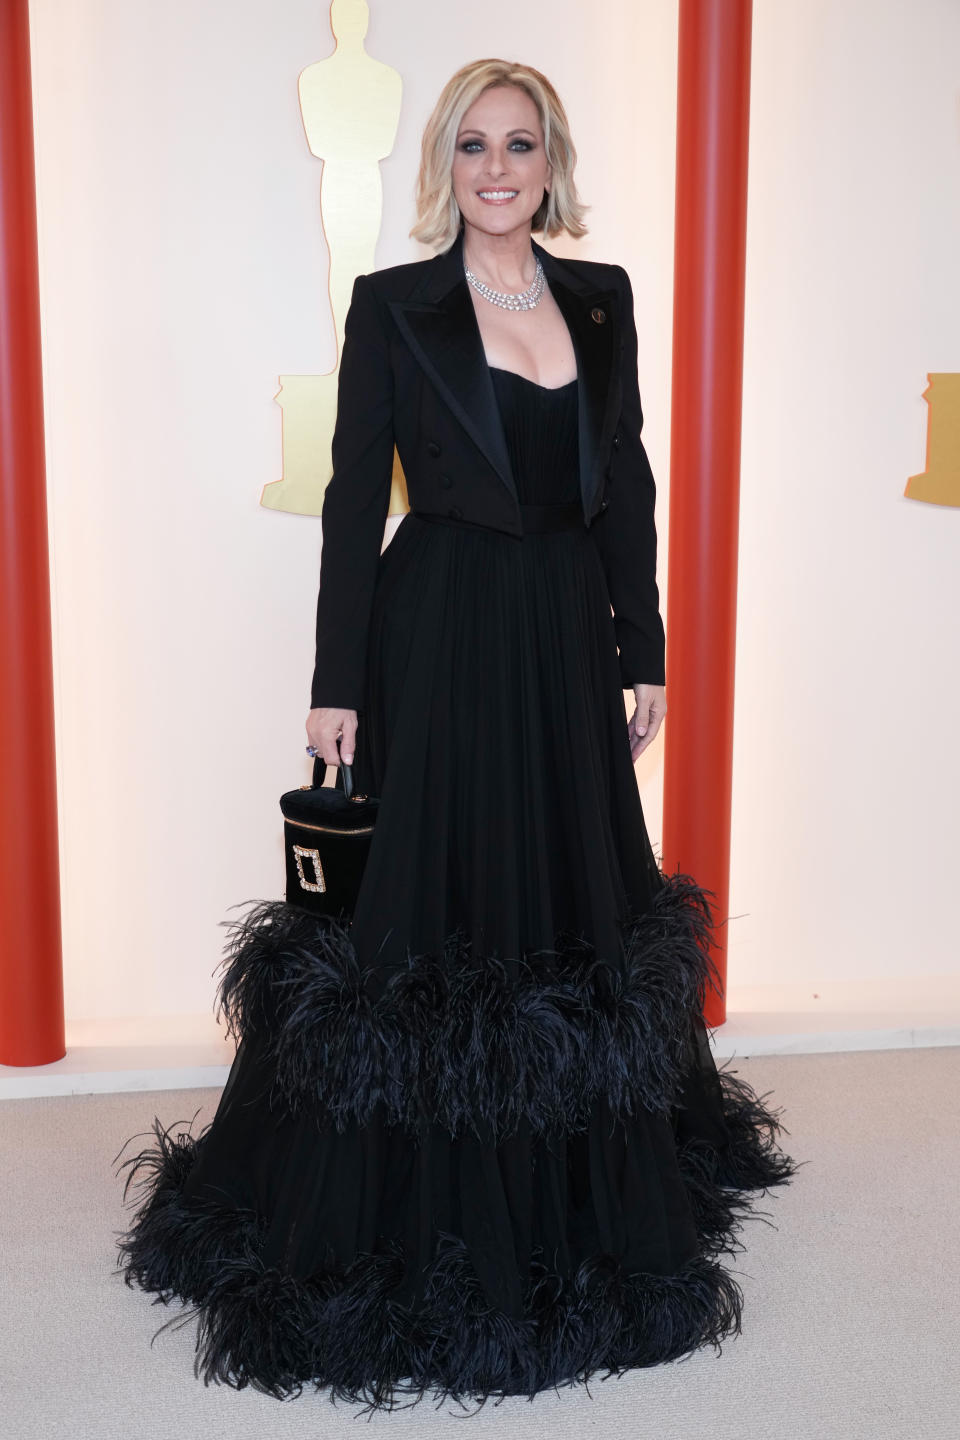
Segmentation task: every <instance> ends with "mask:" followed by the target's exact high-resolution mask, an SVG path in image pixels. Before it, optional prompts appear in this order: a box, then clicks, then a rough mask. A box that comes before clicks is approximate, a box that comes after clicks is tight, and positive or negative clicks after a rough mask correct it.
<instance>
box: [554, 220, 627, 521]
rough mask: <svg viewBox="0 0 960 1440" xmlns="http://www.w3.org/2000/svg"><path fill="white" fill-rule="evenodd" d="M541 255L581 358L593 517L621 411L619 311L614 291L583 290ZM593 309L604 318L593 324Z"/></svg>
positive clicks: (583, 435) (585, 486) (586, 494)
mask: <svg viewBox="0 0 960 1440" xmlns="http://www.w3.org/2000/svg"><path fill="white" fill-rule="evenodd" d="M537 248H538V250H539V247H537ZM539 254H540V256H541V258H542V259H543V264H544V269H545V270H546V271H547V279H548V280H549V282H550V289H551V292H552V293H553V297H554V299H555V300H556V302H557V305H558V307H559V309H560V311H561V313H562V315H563V318H564V319H565V320H566V322H567V328H568V329H569V331H570V338H571V339H572V341H573V348H574V350H575V352H576V356H577V377H578V380H579V382H580V383H579V386H578V390H579V401H580V404H579V422H580V494H581V497H582V499H583V513H584V516H585V517H586V518H587V519H589V517H590V515H591V514H592V513H593V501H594V496H595V495H596V493H597V487H598V484H599V480H600V474H599V472H600V458H601V456H603V455H605V454H606V453H607V451H608V450H609V448H610V442H611V440H612V438H613V431H614V427H615V425H616V421H617V415H618V414H619V412H620V401H621V396H620V364H619V359H620V307H619V305H618V303H617V293H616V291H615V290H606V289H602V290H601V289H593V288H590V287H586V288H581V287H582V286H584V282H582V281H580V280H579V277H577V280H578V284H577V288H574V287H573V286H572V285H570V284H568V282H567V279H566V278H565V275H569V274H570V271H569V270H568V269H567V267H564V272H565V274H564V273H563V272H560V271H559V270H557V269H555V268H554V267H553V266H551V265H549V264H548V263H547V260H546V255H547V252H546V251H545V250H539ZM551 258H552V257H551ZM551 272H552V273H551ZM594 311H597V312H599V313H600V314H602V316H603V319H602V320H599V321H598V320H595V319H594V318H593V313H594Z"/></svg>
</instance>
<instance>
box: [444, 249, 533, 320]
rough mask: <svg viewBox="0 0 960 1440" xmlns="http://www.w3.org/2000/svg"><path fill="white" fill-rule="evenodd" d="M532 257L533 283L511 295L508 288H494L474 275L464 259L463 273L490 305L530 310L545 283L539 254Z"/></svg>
mask: <svg viewBox="0 0 960 1440" xmlns="http://www.w3.org/2000/svg"><path fill="white" fill-rule="evenodd" d="M534 258H535V260H536V262H537V273H536V274H535V275H534V277H533V284H532V285H530V286H528V288H527V289H526V290H521V292H520V294H519V295H511V294H510V292H509V290H494V288H493V286H492V285H488V284H487V283H486V282H485V281H484V280H481V279H479V278H478V276H476V275H474V273H473V271H472V270H471V269H470V267H469V265H468V264H467V262H466V261H464V262H463V273H464V274H465V275H466V277H467V280H468V281H469V283H470V284H471V285H472V286H473V288H474V290H476V292H477V294H478V295H482V296H483V298H484V300H489V301H490V304H491V305H499V306H500V309H501V310H532V309H533V307H534V306H535V305H539V304H540V300H541V297H542V295H543V292H544V289H545V288H546V283H547V282H546V277H545V276H544V273H543V265H542V264H541V263H540V256H539V255H537V256H535V257H534Z"/></svg>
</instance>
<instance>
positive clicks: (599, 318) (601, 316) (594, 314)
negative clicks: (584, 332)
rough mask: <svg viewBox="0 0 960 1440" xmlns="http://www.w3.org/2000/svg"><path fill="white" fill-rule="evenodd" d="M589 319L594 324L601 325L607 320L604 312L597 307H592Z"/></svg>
mask: <svg viewBox="0 0 960 1440" xmlns="http://www.w3.org/2000/svg"><path fill="white" fill-rule="evenodd" d="M590 318H591V320H594V321H595V322H596V324H598V325H603V324H604V322H605V321H606V318H607V312H606V310H601V309H600V306H599V305H594V307H593V309H592V310H591V311H590Z"/></svg>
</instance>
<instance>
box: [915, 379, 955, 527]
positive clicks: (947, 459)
mask: <svg viewBox="0 0 960 1440" xmlns="http://www.w3.org/2000/svg"><path fill="white" fill-rule="evenodd" d="M927 379H928V380H929V382H930V383H929V385H928V386H927V388H926V390H924V392H923V398H924V400H926V402H927V468H926V470H924V471H923V473H922V474H921V475H911V476H910V478H909V479H908V481H907V488H906V489H905V490H904V492H903V493H904V495H906V496H907V498H908V499H909V500H926V502H927V503H928V504H929V505H960V375H950V374H941V375H928V376H927Z"/></svg>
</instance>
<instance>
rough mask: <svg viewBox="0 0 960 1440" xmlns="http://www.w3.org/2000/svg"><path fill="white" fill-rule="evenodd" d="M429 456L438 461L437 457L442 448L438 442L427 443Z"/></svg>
mask: <svg viewBox="0 0 960 1440" xmlns="http://www.w3.org/2000/svg"><path fill="white" fill-rule="evenodd" d="M427 454H428V455H429V456H430V457H431V458H432V459H433V460H436V458H437V456H438V455H439V454H440V446H439V445H438V444H437V442H436V440H430V441H428V442H427Z"/></svg>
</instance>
